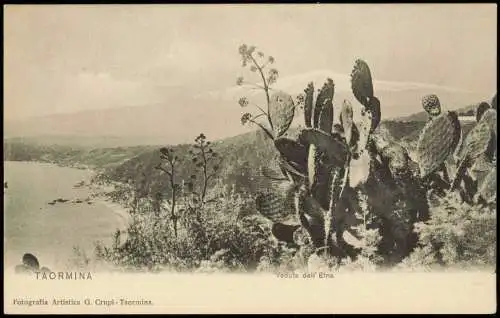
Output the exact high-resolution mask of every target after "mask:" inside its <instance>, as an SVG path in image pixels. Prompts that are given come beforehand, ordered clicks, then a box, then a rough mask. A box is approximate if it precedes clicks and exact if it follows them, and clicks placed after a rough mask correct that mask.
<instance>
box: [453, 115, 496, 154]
mask: <svg viewBox="0 0 500 318" xmlns="http://www.w3.org/2000/svg"><path fill="white" fill-rule="evenodd" d="M483 119H484V118H483ZM491 138H492V131H491V129H490V124H489V122H488V121H487V120H480V121H479V122H478V123H477V124H476V125H475V126H474V128H472V130H471V131H470V132H469V133H468V134H467V136H466V137H465V139H464V145H463V147H462V151H461V152H460V156H459V157H460V160H461V161H463V160H466V159H469V160H475V159H476V158H478V157H479V156H480V155H482V154H484V153H485V152H486V151H487V150H488V147H489V145H490V141H491Z"/></svg>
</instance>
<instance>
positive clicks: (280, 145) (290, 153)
mask: <svg viewBox="0 0 500 318" xmlns="http://www.w3.org/2000/svg"><path fill="white" fill-rule="evenodd" d="M274 146H275V147H276V149H277V150H278V152H279V153H280V154H281V156H282V157H283V158H284V159H286V161H287V162H291V163H295V164H296V165H297V167H299V169H300V170H299V171H303V169H301V168H300V167H303V168H305V167H306V165H307V155H308V150H307V147H306V146H304V145H303V144H301V143H299V142H297V141H295V140H293V139H289V138H283V137H282V138H278V139H276V140H275V141H274Z"/></svg>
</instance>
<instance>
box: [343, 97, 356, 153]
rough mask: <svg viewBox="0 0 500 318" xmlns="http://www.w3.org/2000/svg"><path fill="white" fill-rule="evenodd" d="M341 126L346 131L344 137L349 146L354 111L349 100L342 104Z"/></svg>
mask: <svg viewBox="0 0 500 318" xmlns="http://www.w3.org/2000/svg"><path fill="white" fill-rule="evenodd" d="M340 124H341V125H342V128H343V130H344V136H345V140H346V142H347V144H349V145H350V144H351V138H352V125H353V110H352V105H351V103H350V102H349V101H348V100H344V102H343V103H342V109H341V111H340Z"/></svg>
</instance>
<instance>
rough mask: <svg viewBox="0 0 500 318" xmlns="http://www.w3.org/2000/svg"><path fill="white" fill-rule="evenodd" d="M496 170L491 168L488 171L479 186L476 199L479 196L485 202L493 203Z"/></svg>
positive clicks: (495, 195)
mask: <svg viewBox="0 0 500 318" xmlns="http://www.w3.org/2000/svg"><path fill="white" fill-rule="evenodd" d="M497 190H498V188H497V171H496V169H492V170H491V171H490V173H489V174H488V175H487V176H486V178H485V179H484V181H483V183H482V185H481V187H480V188H479V191H478V193H477V196H476V201H477V199H479V198H481V199H483V200H484V201H485V202H486V203H493V202H495V201H496V197H497Z"/></svg>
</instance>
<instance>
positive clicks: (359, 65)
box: [351, 59, 373, 106]
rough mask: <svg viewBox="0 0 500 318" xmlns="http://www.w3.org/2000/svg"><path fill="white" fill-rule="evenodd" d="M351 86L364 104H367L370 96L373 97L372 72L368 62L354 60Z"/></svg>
mask: <svg viewBox="0 0 500 318" xmlns="http://www.w3.org/2000/svg"><path fill="white" fill-rule="evenodd" d="M351 88H352V92H353V94H354V97H356V99H357V100H358V101H359V102H360V103H361V104H362V105H365V106H366V105H367V104H368V100H369V98H371V97H373V83H372V74H371V71H370V68H369V67H368V64H366V62H365V61H363V60H361V59H357V60H356V61H355V62H354V67H353V69H352V72H351Z"/></svg>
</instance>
